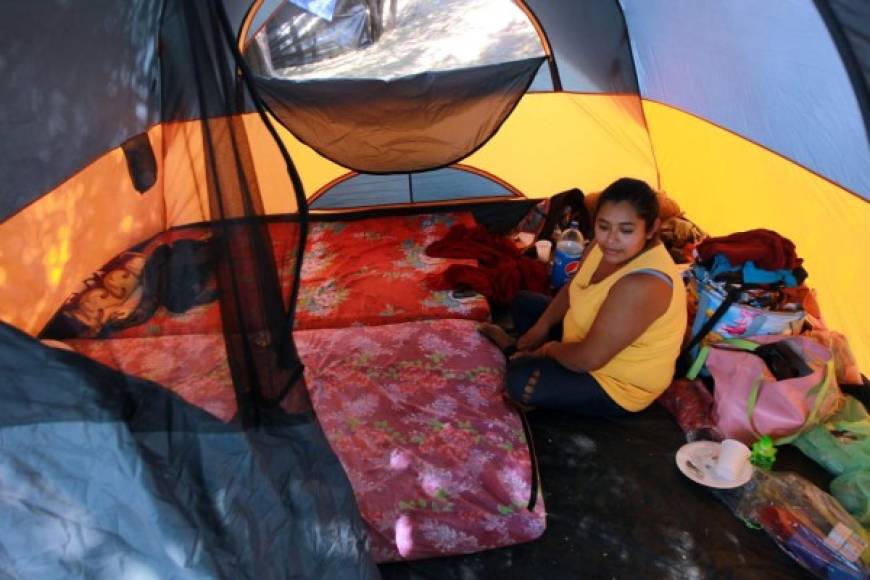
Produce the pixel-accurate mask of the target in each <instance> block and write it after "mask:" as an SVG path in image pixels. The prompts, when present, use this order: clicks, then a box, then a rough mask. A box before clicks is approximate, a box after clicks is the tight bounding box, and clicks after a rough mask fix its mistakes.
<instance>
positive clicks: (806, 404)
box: [689, 336, 842, 445]
mask: <svg viewBox="0 0 870 580" xmlns="http://www.w3.org/2000/svg"><path fill="white" fill-rule="evenodd" d="M778 341H788V345H787V346H789V347H790V348H791V349H792V350H793V351H795V353H796V354H797V355H799V356H800V358H801V359H803V361H804V362H805V363H806V364H807V366H808V367H809V369H810V370H811V372H810V373H809V374H807V375H805V376H801V377H795V378H789V379H782V380H777V379H776V378H775V377H774V375H773V374H772V373H771V371H770V369H769V368H768V367H767V364H766V363H765V362H764V360H762V359H761V358H760V357H759V356H757V355H755V354H753V353H752V351H753V350H755V349H756V348H758V347H759V346H761V345H763V344H768V343H773V342H778ZM702 366H706V368H707V370H708V371H709V373H710V375H711V376H712V377H713V380H714V381H715V389H714V391H715V392H714V400H715V404H714V407H713V418H714V421H715V423H716V426H717V428H718V429H719V431H720V432H721V433H722V435H724V436H725V437H727V438H731V439H737V440H739V441H742V442H743V443H746V444H747V445H751V444H752V443H753V442H755V441H756V440H758V439H759V438H760V437H762V436H763V435H769V436H770V437H771V438H773V439H774V441H775V443H777V444H784V443H788V442H789V441H791V440H792V439H794V438H795V437H797V436H798V435H800V433H802V432H803V431H804V430H806V429H808V428H810V427H812V426H814V425H816V424H818V423H819V422H821V421H824V420H825V419H826V418H827V417H829V416H830V415H832V414H833V413H834V412H836V410H837V409H838V407H839V405H840V403H841V401H842V393H841V392H840V388H839V387H838V386H837V379H836V374H835V371H834V365H833V357H832V355H831V352H830V351H829V350H828V349H827V348H825V347H824V346H822V345H821V344H819V343H817V342H816V341H814V340H812V339H809V338H805V337H802V336H755V337H752V338H748V339H730V340H726V341H724V342H721V343H718V344H716V345H712V346H708V347H704V349H702V351H701V353H700V355H699V356H698V359H697V360H696V361H695V364H694V365H693V366H692V369H691V370H690V371H689V377H690V378H695V376H697V374H698V372H699V371H700V369H701V367H702Z"/></svg>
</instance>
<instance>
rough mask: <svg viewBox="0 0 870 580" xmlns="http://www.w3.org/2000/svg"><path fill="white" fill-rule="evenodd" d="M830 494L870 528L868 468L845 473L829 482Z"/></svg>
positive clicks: (869, 481) (869, 473)
mask: <svg viewBox="0 0 870 580" xmlns="http://www.w3.org/2000/svg"><path fill="white" fill-rule="evenodd" d="M831 495H833V496H834V497H835V498H837V501H838V502H840V505H842V506H843V508H845V510H846V511H847V512H849V513H850V514H852V516H853V517H854V518H855V519H856V520H858V522H859V523H860V524H861V525H862V526H864V527H865V528H870V469H858V470H856V471H850V472H849V473H845V474H843V475H841V476H840V477H838V478H837V479H835V480H834V481H832V482H831Z"/></svg>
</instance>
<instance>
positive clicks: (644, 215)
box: [595, 177, 659, 230]
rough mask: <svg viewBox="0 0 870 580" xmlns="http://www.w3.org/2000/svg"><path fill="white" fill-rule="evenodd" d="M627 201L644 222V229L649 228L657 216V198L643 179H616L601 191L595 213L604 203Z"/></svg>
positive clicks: (596, 213)
mask: <svg viewBox="0 0 870 580" xmlns="http://www.w3.org/2000/svg"><path fill="white" fill-rule="evenodd" d="M622 201H625V202H628V203H630V204H631V206H632V207H633V208H634V211H636V212H637V215H638V216H639V217H640V219H642V220H643V222H644V224H646V229H647V230H651V229H652V227H653V224H654V223H655V221H656V218H657V217H659V200H658V197H657V196H656V192H655V191H653V188H651V187H650V186H649V185H647V183H646V182H645V181H641V180H640V179H632V178H630V177H623V178H622V179H617V180H616V181H614V182H613V183H611V184H610V185H608V186H607V188H606V189H605V190H604V191H602V192H601V197H599V198H598V205H597V206H596V207H595V215H596V216H597V215H598V211H599V210H600V209H601V207H602V206H603V205H604V204H605V203H620V202H622Z"/></svg>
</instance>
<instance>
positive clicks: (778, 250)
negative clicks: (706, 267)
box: [698, 229, 803, 270]
mask: <svg viewBox="0 0 870 580" xmlns="http://www.w3.org/2000/svg"><path fill="white" fill-rule="evenodd" d="M716 254H724V255H725V256H726V257H727V258H728V261H729V262H731V264H733V265H734V266H740V265H742V264H744V263H746V262H748V261H750V260H752V261H753V262H754V263H755V265H756V266H758V267H759V268H763V269H764V270H794V269H795V268H797V267H799V266H800V265H801V264H802V263H803V259H801V258H799V257H798V255H797V253H796V252H795V247H794V243H792V241H791V240H789V239H788V238H784V237H782V236H781V235H779V234H778V233H776V232H774V231H772V230H764V229H758V230H749V231H747V232H737V233H735V234H730V235H728V236H722V237H719V238H708V239H706V240H704V241H703V242H701V243H700V244H698V255H699V256H700V257H701V260H702V261H704V262H706V261H707V260H712V259H713V257H714V256H715V255H716Z"/></svg>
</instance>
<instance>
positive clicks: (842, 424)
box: [793, 396, 870, 527]
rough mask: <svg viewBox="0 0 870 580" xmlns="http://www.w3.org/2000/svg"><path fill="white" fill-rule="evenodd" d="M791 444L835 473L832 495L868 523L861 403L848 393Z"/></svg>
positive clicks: (867, 444)
mask: <svg viewBox="0 0 870 580" xmlns="http://www.w3.org/2000/svg"><path fill="white" fill-rule="evenodd" d="M793 444H794V445H795V446H796V447H797V448H798V449H800V450H801V451H802V452H803V453H804V455H806V456H808V457H809V458H811V459H812V460H814V461H815V462H816V463H818V464H819V465H821V466H822V467H824V468H825V469H827V470H828V471H829V472H830V473H831V474H832V475H835V476H837V477H836V479H834V481H832V482H831V495H833V496H834V497H835V498H836V499H837V501H839V502H840V504H841V505H842V506H843V507H844V508H845V509H846V511H848V512H849V513H850V514H852V515H853V516H854V517H855V519H856V520H858V521H859V522H860V523H861V525H863V526H865V527H868V526H870V414H868V413H867V409H865V408H864V405H862V404H861V402H860V401H859V400H857V399H855V398H854V397H850V396H847V397H846V398H845V404H844V405H843V408H842V409H841V410H840V411H839V412H838V413H837V414H835V415H834V416H833V417H831V418H830V419H829V420H828V421H827V422H826V423H824V424H823V425H818V426H816V427H814V428H813V429H811V430H809V431H807V432H806V433H803V434H802V435H801V436H800V437H798V438H797V439H795V440H794V442H793Z"/></svg>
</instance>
